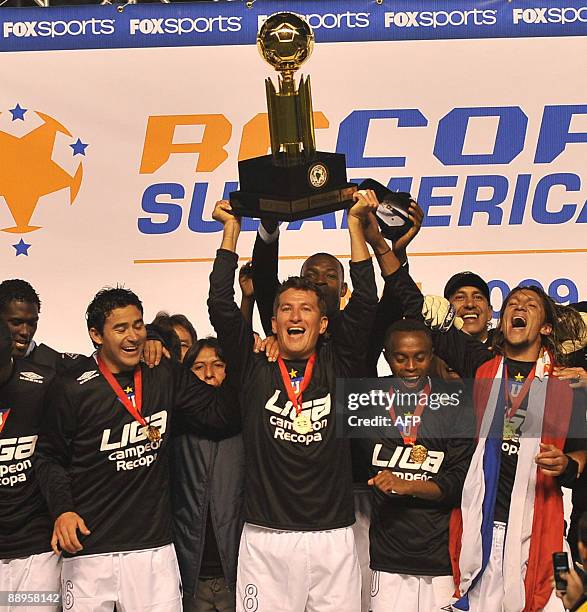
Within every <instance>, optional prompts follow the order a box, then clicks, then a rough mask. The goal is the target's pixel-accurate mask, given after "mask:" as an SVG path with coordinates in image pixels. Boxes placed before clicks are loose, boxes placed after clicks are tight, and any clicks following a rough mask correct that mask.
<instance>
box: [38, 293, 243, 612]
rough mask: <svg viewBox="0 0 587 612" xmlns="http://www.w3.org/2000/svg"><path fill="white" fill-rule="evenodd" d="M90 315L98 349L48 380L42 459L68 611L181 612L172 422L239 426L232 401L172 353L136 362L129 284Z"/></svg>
mask: <svg viewBox="0 0 587 612" xmlns="http://www.w3.org/2000/svg"><path fill="white" fill-rule="evenodd" d="M86 314H87V327H88V332H89V335H90V338H91V339H92V342H93V343H94V345H95V347H96V349H97V350H96V353H95V355H94V356H93V357H90V358H83V359H81V360H80V363H79V364H78V366H77V367H76V368H74V369H72V370H68V371H67V372H66V373H64V374H63V376H62V377H61V378H60V379H59V382H58V384H57V385H56V386H55V387H54V388H53V389H52V392H51V396H50V399H49V406H48V408H47V418H46V422H45V424H44V427H43V430H42V433H41V435H40V436H39V444H38V453H37V457H36V470H37V475H38V480H39V484H40V486H41V489H42V492H43V494H44V496H45V498H46V499H47V503H48V506H49V511H50V514H51V517H52V519H53V520H54V528H53V539H52V546H53V550H54V551H55V552H56V553H58V552H59V551H60V550H61V551H63V553H64V556H65V557H66V558H65V559H64V562H63V570H62V591H63V602H64V609H65V610H69V609H74V610H76V612H85V611H87V612H95V611H96V610H112V609H113V606H114V605H115V604H118V607H119V608H120V609H122V610H136V611H141V610H149V612H174V611H177V612H179V611H180V610H181V596H180V579H179V572H178V568H177V560H176V557H175V550H174V548H173V545H172V544H171V513H170V502H169V461H168V452H169V451H168V446H169V430H170V428H171V425H172V420H173V426H174V427H175V428H178V429H179V430H182V429H185V430H193V431H194V432H195V433H199V434H200V435H221V434H222V433H226V435H229V434H231V433H234V432H235V431H238V429H239V426H240V425H239V419H238V409H237V407H236V398H235V397H234V395H233V394H232V393H231V392H230V387H226V386H222V387H219V388H215V387H212V386H210V385H207V384H205V383H204V382H202V381H200V380H199V379H198V378H196V377H195V376H193V375H192V374H191V373H190V372H189V371H188V370H186V369H185V368H183V367H181V366H180V365H179V364H177V363H175V362H173V361H171V360H167V359H166V360H163V362H162V363H161V364H160V365H159V366H157V367H154V368H149V367H147V366H146V365H145V364H143V363H141V362H140V359H141V355H142V351H143V347H144V344H145V341H146V337H147V333H146V329H145V325H144V322H143V307H142V304H141V301H140V300H139V298H138V297H137V296H136V295H135V294H134V293H132V292H131V291H128V290H127V289H122V288H116V289H104V290H102V291H100V292H99V293H98V294H96V296H95V297H94V299H93V300H92V302H91V303H90V305H89V306H88V309H87V313H86ZM154 569H156V571H153V570H154ZM97 576H99V577H100V578H99V580H97V579H96V577H97Z"/></svg>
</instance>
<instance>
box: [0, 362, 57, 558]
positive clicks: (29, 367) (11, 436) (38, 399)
mask: <svg viewBox="0 0 587 612" xmlns="http://www.w3.org/2000/svg"><path fill="white" fill-rule="evenodd" d="M53 377H54V373H53V371H52V370H50V369H48V368H43V367H41V366H39V365H36V364H34V363H31V362H29V361H27V360H24V359H18V360H15V361H14V367H13V371H12V375H11V377H10V379H9V380H8V381H7V382H6V383H5V384H4V385H2V386H0V559H12V558H17V557H27V556H29V555H34V554H39V553H43V552H48V551H50V550H51V534H52V528H53V522H52V521H51V519H50V518H49V512H48V511H47V506H46V504H45V500H44V498H43V496H42V495H41V491H40V490H39V486H38V484H37V480H36V478H35V474H34V470H33V456H34V454H35V448H36V445H37V436H38V433H39V428H40V424H41V420H42V414H43V409H44V401H45V397H46V394H47V390H48V389H49V387H50V385H51V382H52V380H53Z"/></svg>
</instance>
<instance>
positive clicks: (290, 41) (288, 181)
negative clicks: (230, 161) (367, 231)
mask: <svg viewBox="0 0 587 612" xmlns="http://www.w3.org/2000/svg"><path fill="white" fill-rule="evenodd" d="M257 48H258V49H259V52H260V54H261V56H262V57H263V58H264V59H265V61H266V62H268V63H269V64H270V65H271V66H273V67H274V68H275V69H276V70H277V71H278V72H279V77H278V90H277V91H276V89H275V86H274V85H273V82H272V81H271V79H270V78H268V79H266V81H265V89H266V94H267V111H268V114H269V132H270V135H271V155H264V156H262V157H255V158H252V159H247V160H243V161H240V162H239V164H238V172H239V181H240V190H239V191H233V192H232V193H231V194H230V203H231V205H232V208H233V210H234V212H235V214H237V215H239V216H245V217H260V218H269V219H278V220H283V221H294V220H297V219H305V218H307V217H313V216H315V215H320V214H324V213H327V212H332V211H335V210H339V209H341V208H347V207H348V206H350V205H352V202H353V200H352V196H353V193H354V192H355V191H356V189H357V186H356V185H354V184H352V183H349V182H347V177H346V164H345V158H344V155H342V154H340V153H325V152H322V151H316V137H315V134H314V118H313V115H312V95H311V89H310V77H309V76H308V77H305V78H304V77H303V76H302V77H301V79H300V82H299V86H298V85H296V81H295V79H294V73H295V72H296V71H297V70H298V69H299V68H300V66H301V65H302V64H303V63H304V62H305V61H306V60H307V59H308V58H309V57H310V55H311V53H312V49H313V48H314V34H313V32H312V29H311V28H310V26H309V25H308V23H307V22H306V21H305V20H304V19H302V17H300V16H299V15H295V14H294V13H275V14H274V15H271V17H269V18H268V19H267V21H266V22H265V23H264V24H263V25H262V27H261V29H260V30H259V33H258V35H257Z"/></svg>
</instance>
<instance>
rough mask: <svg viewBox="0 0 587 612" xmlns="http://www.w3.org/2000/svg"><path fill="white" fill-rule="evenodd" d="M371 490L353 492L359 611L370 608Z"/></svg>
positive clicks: (366, 610)
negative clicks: (359, 582)
mask: <svg viewBox="0 0 587 612" xmlns="http://www.w3.org/2000/svg"><path fill="white" fill-rule="evenodd" d="M372 495H373V492H372V491H371V490H362V489H358V490H356V491H355V492H354V498H355V522H354V524H353V527H352V529H353V533H354V535H355V546H356V547H357V555H358V556H359V567H360V568H361V612H369V610H370V609H371V568H370V566H369V563H370V559H369V525H370V524H371V496H372Z"/></svg>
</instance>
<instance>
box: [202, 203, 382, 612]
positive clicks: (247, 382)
mask: <svg viewBox="0 0 587 612" xmlns="http://www.w3.org/2000/svg"><path fill="white" fill-rule="evenodd" d="M358 199H359V202H358V203H357V204H355V205H354V206H353V207H352V208H351V209H350V211H349V216H348V220H349V223H348V226H349V232H350V236H351V264H350V266H351V278H352V281H353V286H354V291H353V295H352V298H351V301H350V302H349V304H348V305H347V307H346V309H345V317H344V318H343V319H342V321H341V332H340V333H337V334H335V335H333V336H332V338H331V340H330V341H329V342H322V341H321V340H320V337H321V336H323V335H324V333H325V331H326V328H327V325H328V319H327V317H326V304H325V302H324V299H323V297H322V293H321V291H320V290H319V289H318V287H317V286H316V285H315V284H314V283H313V282H311V281H309V280H307V279H305V278H300V277H292V278H291V279H289V280H288V281H286V282H285V283H283V285H281V286H280V288H279V291H278V296H277V298H276V301H275V308H274V315H273V320H272V330H273V332H274V333H275V335H276V337H277V342H278V346H279V352H280V359H279V362H278V363H272V362H269V361H268V360H267V359H265V357H263V356H260V355H255V354H254V352H253V336H252V329H251V327H250V325H249V324H248V323H247V322H246V321H245V320H244V319H243V317H242V315H241V312H240V310H239V308H238V306H237V304H236V303H235V302H234V273H235V270H236V267H237V255H236V253H235V249H236V244H237V239H238V235H239V233H240V222H239V220H238V219H236V218H235V217H234V216H232V215H231V214H230V205H229V203H228V202H218V203H217V205H216V208H215V211H214V214H213V216H214V218H215V219H216V220H217V221H220V222H221V223H223V225H224V233H223V240H222V244H221V248H220V249H219V251H218V253H217V256H216V260H215V262H214V268H213V271H212V275H211V277H210V297H209V300H208V306H209V311H210V320H211V322H212V324H213V325H214V328H215V329H216V332H217V334H218V339H219V342H220V344H221V346H222V347H223V349H224V351H225V355H226V359H227V365H228V367H229V368H232V369H231V371H236V372H237V373H238V377H239V381H240V385H241V406H242V410H243V437H244V442H245V452H246V456H247V472H246V482H245V520H246V524H245V528H244V531H243V535H242V538H241V546H240V551H239V564H238V576H237V610H240V611H248V610H255V609H258V610H282V611H284V612H285V611H288V612H303V611H304V610H320V611H321V612H329V611H332V612H357V610H359V609H360V577H359V567H358V564H357V556H356V551H355V545H354V538H353V532H352V529H351V525H352V523H353V522H354V514H353V501H352V488H351V483H352V480H351V465H350V454H349V447H348V440H345V439H343V438H341V437H339V436H337V433H336V430H335V410H334V394H335V387H336V382H335V381H336V377H337V376H348V375H350V373H351V372H353V371H356V369H357V368H358V367H360V365H361V361H362V360H364V353H365V349H366V343H367V338H368V335H369V330H370V326H371V322H372V318H373V315H374V312H375V307H376V304H377V290H376V287H375V279H374V276H373V266H372V263H371V260H370V257H369V251H368V249H367V246H366V243H365V239H364V235H363V230H362V222H361V219H362V218H364V217H365V215H366V213H367V212H368V211H369V210H370V209H373V208H374V206H376V203H373V204H370V203H369V202H368V200H367V199H365V198H364V197H361V196H358ZM302 395H303V397H302Z"/></svg>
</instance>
